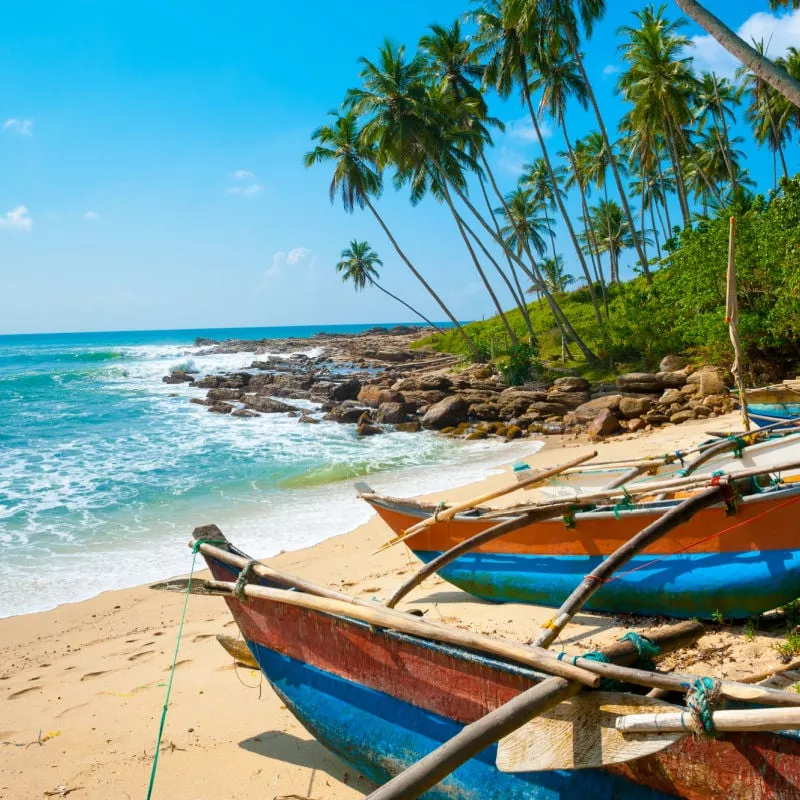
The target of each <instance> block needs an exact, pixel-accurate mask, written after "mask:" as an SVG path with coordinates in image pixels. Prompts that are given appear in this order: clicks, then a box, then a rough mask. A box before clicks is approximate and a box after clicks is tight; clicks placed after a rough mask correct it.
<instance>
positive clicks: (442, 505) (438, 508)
mask: <svg viewBox="0 0 800 800" xmlns="http://www.w3.org/2000/svg"><path fill="white" fill-rule="evenodd" d="M446 508H447V503H445V501H444V500H440V501H439V503H438V505H437V506H436V510H435V511H434V512H433V521H434V522H438V521H439V512H440V511H444V510H445V509H446Z"/></svg>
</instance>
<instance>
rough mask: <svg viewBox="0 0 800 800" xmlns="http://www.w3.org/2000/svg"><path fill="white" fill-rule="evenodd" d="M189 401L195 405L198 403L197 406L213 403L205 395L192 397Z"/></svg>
mask: <svg viewBox="0 0 800 800" xmlns="http://www.w3.org/2000/svg"><path fill="white" fill-rule="evenodd" d="M189 402H190V403H194V404H195V405H198V406H211V405H213V403H212V402H211V401H210V400H208V399H207V398H205V397H193V398H192V399H191V400H190V401H189Z"/></svg>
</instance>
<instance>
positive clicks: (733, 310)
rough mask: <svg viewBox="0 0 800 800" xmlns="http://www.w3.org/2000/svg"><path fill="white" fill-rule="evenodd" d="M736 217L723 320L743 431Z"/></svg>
mask: <svg viewBox="0 0 800 800" xmlns="http://www.w3.org/2000/svg"><path fill="white" fill-rule="evenodd" d="M735 256H736V217H731V219H730V232H729V235H728V275H727V286H726V297H725V322H727V323H728V334H729V335H730V338H731V344H732V345H733V364H732V366H731V372H732V373H733V377H734V379H735V380H736V388H737V390H738V392H739V405H740V406H741V410H742V425H743V426H744V429H745V431H749V430H750V417H749V415H748V413H747V403H746V401H745V393H744V381H743V380H742V365H743V357H742V345H741V343H740V342H739V300H738V298H737V295H736V259H735Z"/></svg>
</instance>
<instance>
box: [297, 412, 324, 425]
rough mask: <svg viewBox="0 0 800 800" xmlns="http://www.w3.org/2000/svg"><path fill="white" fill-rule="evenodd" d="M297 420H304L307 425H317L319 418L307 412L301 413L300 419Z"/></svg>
mask: <svg viewBox="0 0 800 800" xmlns="http://www.w3.org/2000/svg"><path fill="white" fill-rule="evenodd" d="M297 421H298V422H305V423H306V424H308V425H319V420H318V419H316V418H315V417H312V416H309V415H308V414H301V415H300V419H298V420H297Z"/></svg>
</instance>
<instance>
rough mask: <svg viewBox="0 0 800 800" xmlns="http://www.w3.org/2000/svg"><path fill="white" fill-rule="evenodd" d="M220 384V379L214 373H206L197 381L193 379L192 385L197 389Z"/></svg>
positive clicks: (209, 387) (211, 387) (215, 386)
mask: <svg viewBox="0 0 800 800" xmlns="http://www.w3.org/2000/svg"><path fill="white" fill-rule="evenodd" d="M219 384H220V379H219V378H218V377H217V376H216V375H206V376H205V377H204V378H201V379H200V380H199V381H194V382H193V383H192V386H196V387H197V388H198V389H216V388H217V387H218V386H219Z"/></svg>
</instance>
